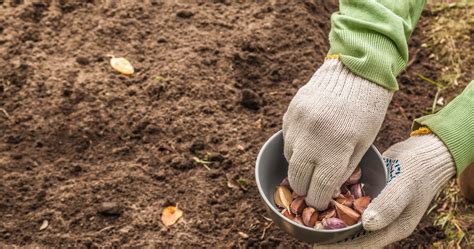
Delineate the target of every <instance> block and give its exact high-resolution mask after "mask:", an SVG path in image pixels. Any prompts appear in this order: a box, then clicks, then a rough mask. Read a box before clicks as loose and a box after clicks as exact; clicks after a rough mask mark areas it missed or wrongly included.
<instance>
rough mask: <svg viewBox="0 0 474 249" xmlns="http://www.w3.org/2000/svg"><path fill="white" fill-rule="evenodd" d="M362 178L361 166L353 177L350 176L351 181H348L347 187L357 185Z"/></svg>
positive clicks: (353, 173)
mask: <svg viewBox="0 0 474 249" xmlns="http://www.w3.org/2000/svg"><path fill="white" fill-rule="evenodd" d="M361 176H362V171H361V169H360V167H359V166H357V168H356V169H355V170H354V172H352V175H351V176H349V179H347V181H346V183H345V184H347V185H351V184H355V183H358V182H359V181H360V177H361Z"/></svg>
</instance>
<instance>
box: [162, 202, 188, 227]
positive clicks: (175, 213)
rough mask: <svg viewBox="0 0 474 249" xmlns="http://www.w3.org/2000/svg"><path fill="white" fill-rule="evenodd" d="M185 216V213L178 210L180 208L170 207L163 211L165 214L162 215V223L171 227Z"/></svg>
mask: <svg viewBox="0 0 474 249" xmlns="http://www.w3.org/2000/svg"><path fill="white" fill-rule="evenodd" d="M182 216H183V211H182V210H180V209H178V207H175V206H168V207H165V209H163V213H162V214H161V221H162V222H163V224H165V226H167V227H168V226H171V225H173V224H174V223H176V221H178V220H179V218H181V217H182Z"/></svg>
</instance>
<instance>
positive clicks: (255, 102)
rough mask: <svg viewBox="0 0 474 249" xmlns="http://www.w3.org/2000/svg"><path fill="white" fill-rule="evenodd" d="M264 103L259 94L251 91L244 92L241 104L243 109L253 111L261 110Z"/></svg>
mask: <svg viewBox="0 0 474 249" xmlns="http://www.w3.org/2000/svg"><path fill="white" fill-rule="evenodd" d="M261 103H262V101H261V99H260V96H258V94H257V93H256V92H254V91H252V90H250V89H243V90H242V98H241V100H240V104H241V105H242V106H243V107H246V108H248V109H251V110H258V109H259V108H260V105H261Z"/></svg>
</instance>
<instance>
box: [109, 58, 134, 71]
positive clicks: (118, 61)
mask: <svg viewBox="0 0 474 249" xmlns="http://www.w3.org/2000/svg"><path fill="white" fill-rule="evenodd" d="M110 65H111V66H112V67H113V68H114V69H115V70H117V71H118V72H119V73H121V74H125V75H132V74H133V72H134V69H133V66H132V64H131V63H130V62H129V61H128V60H127V59H125V58H115V57H112V59H110Z"/></svg>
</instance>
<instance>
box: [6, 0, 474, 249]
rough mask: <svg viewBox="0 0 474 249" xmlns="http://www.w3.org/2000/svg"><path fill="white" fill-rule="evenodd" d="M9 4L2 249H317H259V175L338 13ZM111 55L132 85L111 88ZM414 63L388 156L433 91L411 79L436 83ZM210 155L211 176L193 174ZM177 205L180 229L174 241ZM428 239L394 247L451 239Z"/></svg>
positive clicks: (283, 239)
mask: <svg viewBox="0 0 474 249" xmlns="http://www.w3.org/2000/svg"><path fill="white" fill-rule="evenodd" d="M16 2H17V1H14V2H13V3H8V4H7V3H4V2H3V1H0V5H1V7H0V68H1V71H0V72H1V74H0V108H3V109H4V110H5V112H0V131H2V132H1V134H0V176H1V181H0V217H1V219H0V246H1V245H2V244H3V245H40V246H46V247H51V246H54V247H111V246H155V247H170V246H173V247H210V246H218V247H275V246H279V247H281V248H286V247H309V245H307V244H304V243H301V242H298V241H296V240H294V239H292V238H291V237H289V236H288V235H286V234H285V233H284V232H282V231H281V230H280V229H278V228H277V227H275V226H271V227H270V228H269V229H268V230H267V231H266V233H265V236H263V237H262V233H263V231H264V227H266V226H267V224H268V221H267V220H265V218H264V217H263V215H265V213H264V212H265V211H264V207H263V205H262V203H261V202H260V199H259V195H258V191H257V189H256V186H255V181H254V177H253V174H254V161H255V157H256V154H257V152H258V150H259V147H260V146H261V145H262V143H263V142H264V141H265V140H266V139H267V138H268V137H269V136H270V135H271V134H272V133H274V132H275V131H277V130H279V129H280V127H281V118H282V115H283V113H284V112H285V109H286V107H287V105H288V103H289V101H290V100H291V98H292V96H293V95H294V94H295V93H296V91H297V89H298V88H299V87H301V86H302V85H303V84H304V83H305V82H306V81H307V80H308V79H309V78H310V77H311V75H312V73H313V72H314V71H315V69H316V68H317V67H318V66H319V65H320V64H321V63H322V60H323V57H324V55H325V53H326V51H327V50H328V42H327V34H328V32H329V28H330V23H329V17H330V13H332V12H334V11H335V10H336V9H337V4H335V3H334V2H330V1H307V0H305V1H292V0H274V1H253V2H250V1H239V2H238V3H236V2H234V1H227V0H214V1H182V2H181V3H177V2H178V1H150V2H147V3H134V4H120V5H105V4H97V3H93V1H83V2H81V3H79V2H77V3H63V4H61V5H59V6H56V5H47V4H39V3H36V4H21V3H20V4H16ZM61 2H62V1H61ZM173 2H174V3H173ZM183 2H186V3H183ZM424 16H425V17H424V18H430V17H429V16H430V13H425V14H424ZM424 25H425V24H424V22H423V20H422V22H421V24H420V25H419V28H418V30H417V31H416V32H415V35H414V37H413V39H412V41H411V44H412V46H411V47H412V48H416V47H420V45H421V40H422V39H423V34H422V33H421V32H420V31H419V29H423V27H424ZM411 52H412V53H415V50H412V51H411ZM110 54H113V55H115V56H123V57H126V58H128V59H129V60H130V61H131V62H132V63H133V65H134V66H135V68H136V74H135V75H133V76H132V77H125V76H121V75H118V74H116V73H114V72H113V71H112V69H111V68H110V66H109V63H108V58H107V55H110ZM416 54H417V57H416V60H415V61H414V63H413V64H412V65H411V66H410V67H409V68H408V70H407V71H406V72H404V73H403V74H402V75H401V76H400V77H399V81H400V89H401V90H400V91H399V92H397V93H396V94H395V96H394V100H393V102H392V104H391V106H390V108H389V111H388V113H387V118H386V121H385V122H384V125H383V128H382V132H381V133H380V135H379V137H378V138H377V141H376V145H377V146H378V148H379V149H380V150H381V151H384V150H385V149H387V148H388V147H389V146H390V145H391V144H393V143H396V142H399V141H402V140H403V139H405V138H406V137H407V136H408V130H409V128H410V125H411V121H412V120H413V118H415V117H418V116H420V115H422V112H421V110H422V109H423V108H425V107H427V106H430V105H431V102H432V99H433V96H434V93H435V88H434V87H433V86H429V85H427V84H426V83H423V82H422V80H420V79H419V78H418V77H416V76H415V74H414V72H423V73H424V74H425V75H426V76H429V77H431V78H436V77H437V75H436V72H437V70H439V69H440V68H441V67H442V65H437V64H436V62H435V61H432V60H426V58H428V56H429V51H427V50H420V51H418V52H416ZM469 72H472V70H471V71H469ZM471 76H472V75H467V76H466V78H468V77H471ZM458 92H459V91H458ZM453 96H454V95H453ZM420 107H423V108H420ZM208 152H212V153H213V154H214V155H213V156H212V158H210V159H209V160H212V161H214V162H213V163H212V164H209V165H208V166H209V167H210V168H211V170H210V171H208V170H206V168H205V167H203V166H202V165H201V164H198V163H196V162H195V161H194V160H193V157H198V158H204V157H205V154H206V153H208ZM228 178H233V179H240V180H241V181H240V182H241V183H242V184H243V185H244V187H245V190H235V189H232V188H229V187H227V179H228ZM107 201H112V202H117V203H119V205H118V207H117V209H118V210H115V211H117V212H116V214H114V215H104V214H102V213H100V212H98V209H99V207H100V204H101V203H102V202H107ZM170 204H178V205H179V207H180V208H181V209H182V210H183V211H184V217H183V218H182V219H181V220H180V221H179V222H178V224H176V225H174V226H172V227H169V228H166V227H164V225H163V224H162V223H161V221H160V215H161V211H162V209H163V207H164V206H166V205H170ZM44 220H47V221H48V222H49V226H48V227H47V228H46V229H44V230H41V231H40V230H39V227H40V226H41V224H42V223H43V221H44ZM431 224H432V221H431V220H430V218H429V217H428V218H425V219H424V220H423V222H422V223H421V224H420V226H419V229H418V230H417V231H416V232H415V233H414V234H413V235H412V236H411V237H410V238H408V239H407V240H404V241H402V242H401V244H399V245H403V246H407V247H409V246H416V245H425V246H428V245H430V244H431V243H433V242H435V241H437V240H442V239H443V232H442V231H441V229H440V228H438V227H434V226H432V225H431ZM239 231H240V232H244V233H247V234H248V235H249V238H247V239H244V238H241V237H240V236H239V234H238V232H239Z"/></svg>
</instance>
